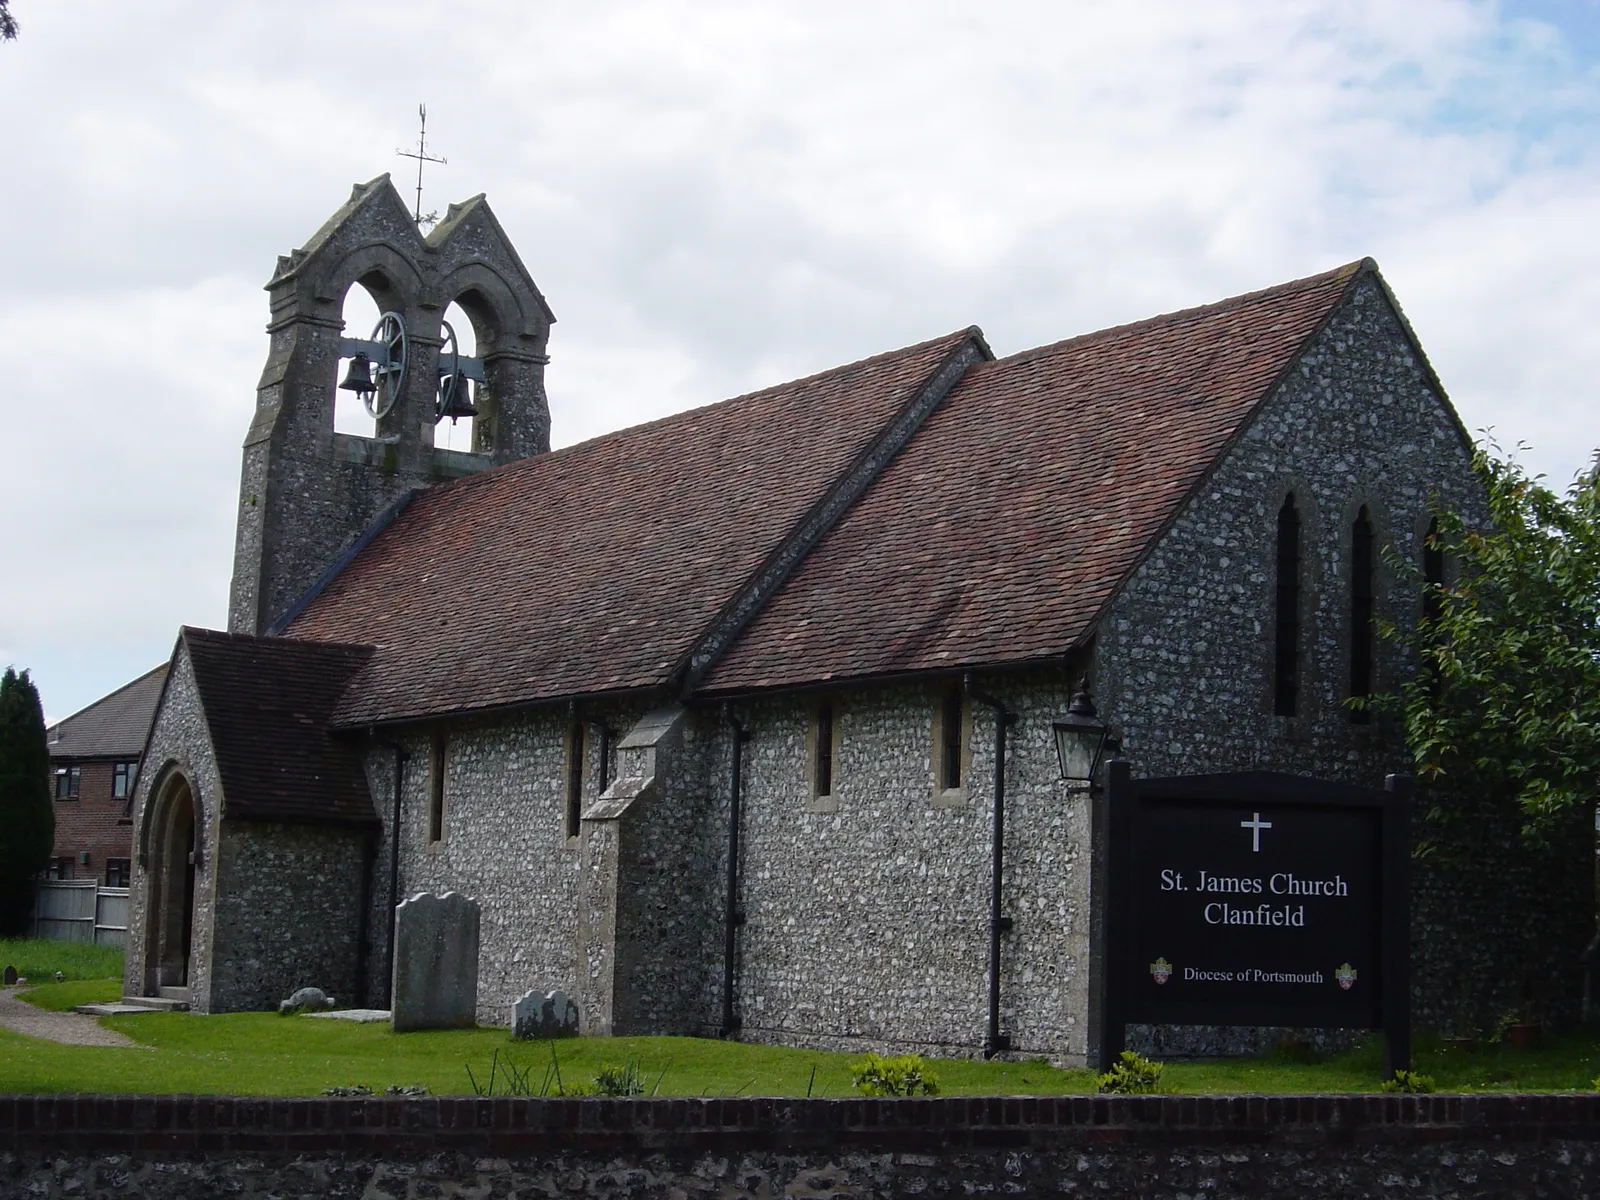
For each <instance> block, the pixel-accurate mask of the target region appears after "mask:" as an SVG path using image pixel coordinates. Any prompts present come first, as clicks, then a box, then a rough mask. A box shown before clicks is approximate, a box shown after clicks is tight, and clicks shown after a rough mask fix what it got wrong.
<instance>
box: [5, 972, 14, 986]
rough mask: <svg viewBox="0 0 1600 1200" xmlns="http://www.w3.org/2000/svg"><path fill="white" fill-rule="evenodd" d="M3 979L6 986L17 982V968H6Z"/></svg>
mask: <svg viewBox="0 0 1600 1200" xmlns="http://www.w3.org/2000/svg"><path fill="white" fill-rule="evenodd" d="M5 981H6V986H7V987H11V986H13V985H14V984H15V983H16V982H17V969H16V968H15V967H7V968H6V973H5Z"/></svg>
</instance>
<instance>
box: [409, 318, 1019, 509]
mask: <svg viewBox="0 0 1600 1200" xmlns="http://www.w3.org/2000/svg"><path fill="white" fill-rule="evenodd" d="M969 337H975V338H977V339H978V341H979V342H980V343H983V344H984V345H985V347H987V342H984V341H983V331H982V330H981V329H979V328H978V326H976V325H968V326H967V327H966V328H965V329H958V330H953V331H952V332H950V333H947V334H943V335H942V336H940V337H935V338H928V339H926V340H924V341H920V342H913V343H911V344H910V345H909V346H901V347H900V348H899V349H896V350H884V351H882V352H880V353H878V354H869V355H867V357H865V358H858V359H856V360H855V361H854V362H847V363H840V364H839V365H838V366H835V367H829V368H827V369H826V370H823V371H814V372H812V373H811V374H810V375H801V376H799V377H798V378H796V379H788V380H785V381H783V382H782V383H774V384H770V385H768V386H767V387H763V388H756V389H755V390H754V391H749V392H740V393H739V394H738V395H736V396H727V397H724V398H723V399H721V400H713V401H711V403H709V404H698V405H696V406H695V407H693V408H684V409H679V410H678V411H677V412H671V413H663V414H662V415H661V416H659V417H654V418H652V419H651V420H648V421H641V422H639V423H638V424H637V425H624V426H623V427H622V428H621V429H611V430H607V431H606V432H605V433H598V434H596V435H595V436H594V437H591V438H585V439H584V440H583V441H581V442H573V443H572V444H571V445H570V446H562V447H560V448H559V449H556V450H547V451H545V452H544V453H543V454H533V455H529V456H528V457H527V458H519V459H517V460H516V461H514V462H508V463H504V464H502V465H500V466H498V467H491V468H489V469H488V470H485V471H476V472H474V473H473V474H471V475H464V476H462V477H461V478H460V479H452V480H449V481H447V482H445V483H438V484H434V485H433V486H432V487H429V488H424V489H423V490H422V491H421V492H419V493H418V495H417V497H416V500H417V501H425V500H427V499H429V498H431V497H436V496H442V495H452V494H456V493H458V492H461V491H465V490H468V489H470V488H471V487H472V486H474V485H477V484H481V483H485V482H487V481H488V480H490V479H502V478H504V477H505V476H507V475H510V474H513V473H515V472H518V471H523V470H533V469H535V468H536V467H537V466H538V465H539V464H541V463H547V462H555V461H558V460H561V459H564V458H566V457H568V456H570V455H572V454H575V453H576V452H578V451H579V450H586V449H589V448H590V447H593V446H599V445H603V444H605V443H606V442H609V441H612V440H614V439H617V438H621V437H625V436H627V435H630V434H636V433H641V432H643V431H644V430H647V429H655V428H658V427H660V426H663V425H668V424H670V423H672V422H674V421H681V420H687V419H688V418H690V417H691V416H694V415H695V414H697V413H707V412H710V411H711V410H713V409H720V408H725V407H727V406H728V405H730V404H738V403H741V402H743V401H749V400H754V399H755V398H756V397H758V396H766V395H770V394H771V393H773V392H778V391H782V390H784V389H786V388H793V387H799V386H801V385H802V384H811V383H815V382H817V381H819V380H823V379H827V378H829V377H830V376H834V375H840V374H843V373H844V372H846V371H853V370H856V369H858V368H861V367H865V366H869V365H871V364H873V363H879V362H886V361H888V360H889V359H893V358H900V357H903V356H905V355H908V354H912V353H915V352H916V351H919V350H926V349H929V348H930V347H933V346H938V345H940V344H942V343H945V342H948V343H950V347H951V349H952V350H954V348H955V347H956V346H957V345H959V344H960V341H961V340H962V339H965V338H969Z"/></svg>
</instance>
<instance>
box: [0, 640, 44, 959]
mask: <svg viewBox="0 0 1600 1200" xmlns="http://www.w3.org/2000/svg"><path fill="white" fill-rule="evenodd" d="M55 835H56V815H55V811H54V809H53V807H52V805H51V802H50V749H49V747H48V746H47V745H46V744H45V740H44V711H43V709H41V708H40V706H39V691H38V689H37V688H35V687H34V686H33V681H32V680H31V679H29V678H28V673H27V672H26V671H24V672H22V674H20V675H18V674H17V673H16V671H14V670H12V669H11V668H10V667H7V668H6V673H5V675H4V677H0V937H14V936H17V935H20V934H23V933H26V932H27V929H28V922H29V920H30V918H31V917H32V915H33V885H34V880H35V879H36V878H37V877H38V875H39V872H41V871H43V870H44V868H45V865H46V864H47V863H48V862H49V861H50V847H51V844H52V843H53V842H54V841H55Z"/></svg>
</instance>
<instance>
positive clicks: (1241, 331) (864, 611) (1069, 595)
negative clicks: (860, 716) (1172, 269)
mask: <svg viewBox="0 0 1600 1200" xmlns="http://www.w3.org/2000/svg"><path fill="white" fill-rule="evenodd" d="M1362 266H1363V264H1360V263H1357V264H1352V265H1350V266H1346V267H1341V268H1339V269H1338V270H1336V271H1330V272H1328V273H1327V274H1323V275H1317V276H1314V277H1312V278H1310V279H1302V280H1297V281H1295V282H1293V283H1287V284H1283V285H1281V286H1279V287H1274V288H1271V289H1269V290H1267V291H1263V292H1256V293H1253V294H1251V295H1248V296H1241V297H1237V298H1235V299H1233V300H1226V301H1223V302H1221V303H1219V304H1213V305H1209V306H1207V307H1204V308H1196V309H1190V310H1188V311H1185V312H1179V313H1173V314H1171V315H1169V316H1163V317H1156V318H1154V319H1152V320H1148V321H1142V322H1139V323H1138V324H1134V325H1126V326H1122V327H1119V328H1116V329H1108V330H1105V331H1103V332H1100V333H1094V334H1089V335H1087V336H1084V337H1078V338H1073V339H1071V340H1069V341H1065V342H1059V343H1057V344H1055V345H1052V346H1044V347H1041V348H1040V349H1037V350H1029V351H1027V352H1025V353H1022V354H1017V355H1014V356H1012V357H1010V358H1004V359H1000V360H998V361H996V362H989V363H981V364H979V365H977V366H974V367H973V368H972V369H971V370H969V371H968V372H967V374H966V375H965V376H964V377H963V378H962V380H961V382H960V383H959V384H957V385H956V387H955V389H954V390H953V391H952V392H951V393H950V395H949V396H948V397H947V398H946V400H945V403H944V404H943V405H942V406H941V407H940V408H939V409H938V410H936V411H935V412H934V414H933V415H932V416H931V417H930V418H929V419H928V421H927V422H926V423H925V424H924V425H923V426H922V428H921V429H920V430H918V432H917V434H916V435H915V437H913V438H912V440H911V442H910V444H909V445H908V446H907V447H906V448H905V450H904V451H902V452H901V454H900V456H899V457H898V458H896V459H895V461H894V462H893V463H892V464H891V465H890V466H889V468H888V469H887V470H886V471H885V472H884V473H883V475H881V476H880V477H879V478H878V480H877V482H876V483H875V484H874V485H873V486H872V488H871V489H870V490H869V491H868V492H867V494H866V495H865V496H864V497H862V499H861V500H860V501H859V502H858V503H857V504H856V506H855V507H854V508H853V509H852V510H851V511H850V512H849V513H848V514H846V516H845V517H844V518H843V519H842V520H841V521H839V522H838V523H837V524H836V525H835V526H834V527H833V529H832V530H831V531H830V532H829V533H828V534H827V536H826V537H824V538H823V540H822V541H821V542H820V543H819V544H818V546H817V548H816V549H815V550H813V551H812V553H811V555H810V556H809V557H808V558H807V559H806V561H805V562H804V563H803V564H802V566H801V567H800V569H799V570H798V571H796V572H795V573H794V574H793V575H791V576H790V578H789V579H788V581H787V582H786V583H785V584H784V586H783V587H782V588H781V589H780V590H779V591H778V593H777V594H776V595H775V596H774V597H773V598H772V599H771V600H770V601H768V603H767V605H766V606H765V608H764V609H763V610H762V612H761V614H760V616H758V617H757V618H756V620H755V621H754V622H752V623H751V625H750V626H749V627H748V628H747V629H746V630H745V633H744V636H743V637H742V638H741V639H740V640H739V641H738V642H737V643H736V644H735V645H734V646H733V647H732V648H731V649H730V650H729V652H728V654H727V655H726V656H725V657H724V658H723V659H722V661H721V662H720V663H719V664H718V665H717V667H716V668H715V669H714V670H713V671H712V672H711V674H710V675H709V677H708V679H707V680H706V683H705V686H704V689H703V690H706V691H726V690H735V689H755V688H770V687H780V686H787V685H794V684H799V683H803V682H815V681H819V680H827V679H843V678H852V677H855V678H860V677H868V676H882V675H894V674H899V673H902V672H910V671H924V670H937V669H941V668H942V669H951V668H955V667H964V666H978V665H982V664H991V663H992V664H1000V663H1012V662H1023V661H1030V660H1046V659H1050V658H1053V657H1056V656H1060V655H1062V654H1064V653H1065V652H1066V651H1068V650H1069V649H1070V648H1071V647H1072V646H1073V644H1074V643H1075V642H1077V641H1078V640H1079V639H1080V638H1081V637H1083V636H1084V635H1085V634H1087V633H1088V632H1089V631H1090V630H1091V628H1092V627H1093V623H1094V621H1095V619H1096V617H1097V616H1098V614H1099V613H1100V611H1101V608H1102V606H1104V605H1105V604H1106V603H1107V601H1108V600H1109V599H1110V598H1111V597H1112V596H1113V595H1114V594H1115V592H1116V590H1117V589H1118V587H1119V586H1120V585H1121V582H1122V580H1123V579H1124V578H1125V577H1126V576H1127V574H1128V573H1129V572H1130V571H1131V570H1132V569H1133V567H1134V566H1135V565H1136V564H1137V562H1138V561H1139V559H1140V558H1141V556H1142V555H1143V553H1144V551H1145V549H1146V548H1147V547H1148V546H1149V545H1150V544H1151V543H1152V542H1153V541H1154V540H1155V538H1156V537H1157V536H1158V535H1159V533H1160V532H1161V531H1162V530H1163V529H1164V528H1165V527H1166V525H1167V523H1168V522H1169V521H1171V520H1172V518H1173V517H1174V516H1175V515H1176V513H1177V511H1178V509H1179V507H1180V506H1181V505H1182V503H1183V501H1184V499H1185V498H1186V497H1187V496H1188V495H1189V494H1190V491H1191V489H1193V488H1194V487H1195V486H1196V485H1197V484H1198V483H1199V482H1200V481H1201V480H1202V479H1203V478H1204V476H1205V475H1206V473H1207V472H1208V470H1209V468H1210V466H1211V464H1212V463H1213V462H1214V461H1215V460H1216V459H1217V458H1218V456H1219V455H1220V454H1221V452H1222V451H1223V449H1224V448H1225V447H1226V446H1227V445H1228V443H1229V441H1230V439H1232V438H1233V437H1234V436H1235V435H1236V433H1238V432H1239V431H1240V430H1241V429H1242V427H1243V425H1244V423H1245V422H1246V420H1247V419H1248V417H1249V416H1250V414H1251V413H1252V412H1253V411H1254V410H1255V408H1256V407H1257V405H1258V404H1259V403H1261V402H1262V401H1263V400H1264V399H1265V398H1266V396H1267V395H1268V394H1269V393H1270V392H1271V391H1272V390H1273V388H1274V386H1275V384H1276V383H1277V381H1278V379H1279V378H1280V377H1281V376H1282V374H1283V373H1284V372H1285V371H1286V370H1287V369H1288V368H1289V366H1290V364H1291V363H1292V362H1293V361H1294V359H1295V358H1296V356H1297V355H1298V354H1299V352H1300V350H1301V348H1302V347H1303V346H1304V345H1305V343H1306V341H1307V340H1308V339H1309V338H1310V337H1311V335H1312V334H1313V333H1314V332H1315V331H1316V330H1317V329H1318V328H1319V327H1320V326H1321V324H1322V323H1323V321H1324V320H1325V319H1326V318H1327V317H1328V316H1329V314H1330V313H1331V312H1332V310H1333V308H1334V306H1335V305H1336V304H1337V303H1338V301H1339V299H1340V298H1341V297H1342V296H1343V295H1344V294H1345V292H1346V290H1347V289H1348V288H1349V286H1350V284H1351V281H1352V280H1353V279H1354V278H1355V277H1356V275H1357V273H1358V271H1359V270H1360V269H1361V268H1362Z"/></svg>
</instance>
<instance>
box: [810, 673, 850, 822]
mask: <svg viewBox="0 0 1600 1200" xmlns="http://www.w3.org/2000/svg"><path fill="white" fill-rule="evenodd" d="M825 709H826V710H827V711H828V712H829V713H830V714H831V727H832V731H831V736H830V738H829V746H828V749H829V752H830V753H831V755H832V759H833V761H832V770H831V772H830V774H831V780H830V786H829V790H828V791H827V792H826V793H822V792H819V791H818V790H817V782H818V781H817V775H818V771H819V768H820V766H821V763H820V761H819V759H820V757H821V750H822V745H821V741H822V713H823V710H825ZM840 717H841V713H840V710H839V704H838V701H837V699H836V698H835V697H834V696H833V695H832V694H831V693H825V694H823V695H821V696H819V697H817V698H816V699H815V700H813V701H812V703H811V706H810V710H809V712H808V714H807V719H806V811H807V812H810V813H835V812H838V811H839V768H840V765H841V759H840V752H841V750H842V749H843V746H844V733H843V728H842V727H843V724H844V722H843V721H842V720H840Z"/></svg>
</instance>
